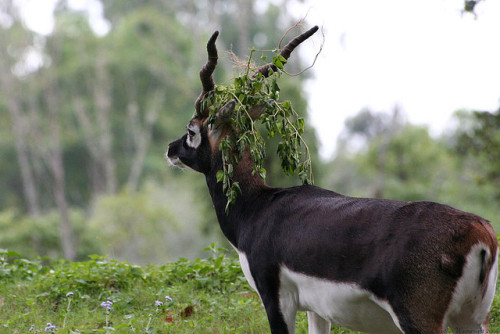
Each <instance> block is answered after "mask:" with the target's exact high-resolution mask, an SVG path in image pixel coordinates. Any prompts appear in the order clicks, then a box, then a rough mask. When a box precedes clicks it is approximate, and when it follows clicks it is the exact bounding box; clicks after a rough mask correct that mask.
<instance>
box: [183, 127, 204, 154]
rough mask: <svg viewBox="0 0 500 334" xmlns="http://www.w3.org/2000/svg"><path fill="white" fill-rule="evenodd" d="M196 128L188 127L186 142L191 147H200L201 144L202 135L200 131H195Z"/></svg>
mask: <svg viewBox="0 0 500 334" xmlns="http://www.w3.org/2000/svg"><path fill="white" fill-rule="evenodd" d="M195 130H196V129H189V128H188V129H187V138H186V143H187V144H188V146H189V147H191V148H194V149H196V148H198V146H200V144H201V135H200V133H199V132H198V131H195Z"/></svg>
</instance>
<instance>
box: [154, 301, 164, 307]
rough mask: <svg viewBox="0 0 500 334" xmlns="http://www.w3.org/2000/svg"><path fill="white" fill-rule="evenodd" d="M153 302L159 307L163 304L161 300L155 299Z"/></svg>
mask: <svg viewBox="0 0 500 334" xmlns="http://www.w3.org/2000/svg"><path fill="white" fill-rule="evenodd" d="M155 304H156V307H160V306H162V305H163V302H161V301H159V300H157V301H155Z"/></svg>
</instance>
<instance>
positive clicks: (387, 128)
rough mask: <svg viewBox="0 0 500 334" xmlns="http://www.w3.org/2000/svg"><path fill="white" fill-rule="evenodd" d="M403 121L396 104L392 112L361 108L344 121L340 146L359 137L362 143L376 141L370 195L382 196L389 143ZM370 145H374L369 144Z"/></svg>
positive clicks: (400, 127)
mask: <svg viewBox="0 0 500 334" xmlns="http://www.w3.org/2000/svg"><path fill="white" fill-rule="evenodd" d="M403 126H404V122H403V120H402V117H401V112H400V110H399V108H398V107H397V106H395V107H394V109H393V111H392V114H387V113H383V112H372V111H370V110H368V109H364V110H361V111H360V112H359V113H358V114H357V115H355V116H353V117H350V118H348V119H347V120H346V122H345V131H344V132H343V134H342V136H341V137H340V138H339V144H340V146H343V147H344V148H343V149H345V146H348V145H349V143H350V142H351V141H353V140H356V139H361V141H362V143H363V144H364V145H367V144H368V143H376V149H375V152H376V154H375V155H374V157H375V161H372V162H373V163H374V166H376V170H377V174H378V175H377V177H376V178H375V185H376V186H375V188H374V192H373V194H372V196H374V197H377V198H382V197H383V196H384V188H385V178H386V174H387V172H386V161H387V152H388V150H389V145H390V143H391V141H392V139H393V137H394V136H395V135H396V134H397V133H398V132H399V131H400V130H401V129H402V127H403ZM370 147H374V146H373V145H371V146H370Z"/></svg>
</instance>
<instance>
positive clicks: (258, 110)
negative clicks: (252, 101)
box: [248, 99, 274, 121]
mask: <svg viewBox="0 0 500 334" xmlns="http://www.w3.org/2000/svg"><path fill="white" fill-rule="evenodd" d="M273 103H274V100H273V99H271V100H267V101H266V102H265V103H261V104H256V105H254V106H253V107H251V108H250V110H248V114H249V115H250V117H251V118H252V121H255V120H256V119H258V118H259V117H260V115H262V113H263V112H264V111H265V110H266V108H267V107H268V106H269V105H271V104H273Z"/></svg>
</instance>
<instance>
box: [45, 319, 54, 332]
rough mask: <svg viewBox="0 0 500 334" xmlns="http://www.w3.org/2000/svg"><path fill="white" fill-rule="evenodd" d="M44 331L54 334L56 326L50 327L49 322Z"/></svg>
mask: <svg viewBox="0 0 500 334" xmlns="http://www.w3.org/2000/svg"><path fill="white" fill-rule="evenodd" d="M45 331H46V332H51V333H55V332H56V325H52V324H51V323H50V322H48V323H47V327H45Z"/></svg>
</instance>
